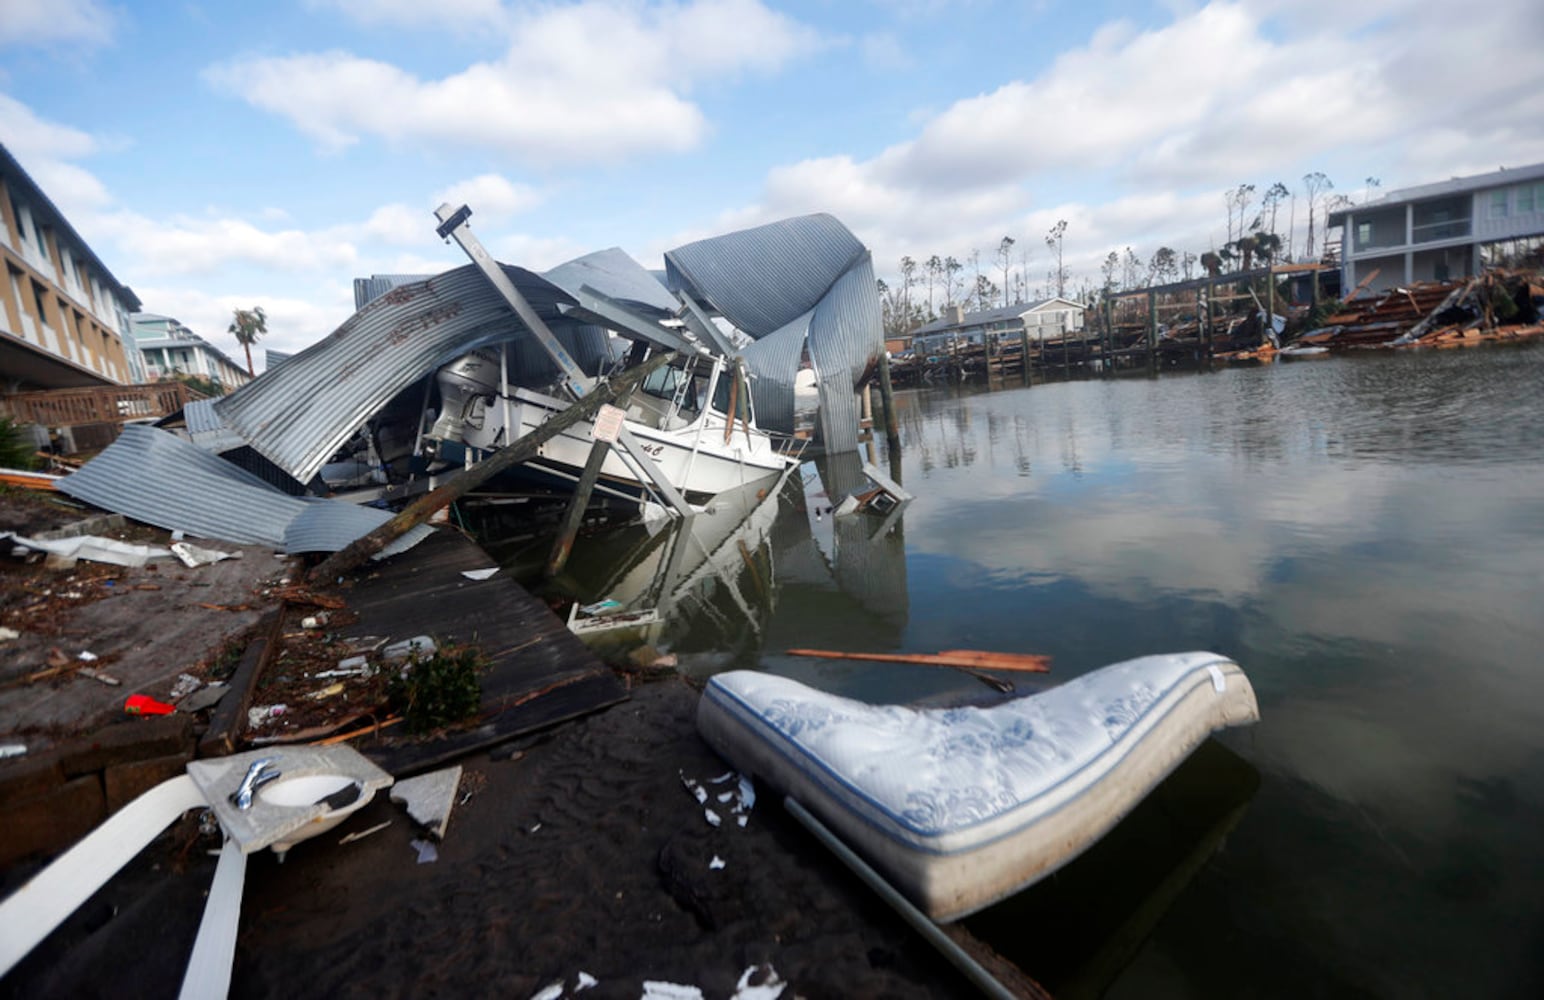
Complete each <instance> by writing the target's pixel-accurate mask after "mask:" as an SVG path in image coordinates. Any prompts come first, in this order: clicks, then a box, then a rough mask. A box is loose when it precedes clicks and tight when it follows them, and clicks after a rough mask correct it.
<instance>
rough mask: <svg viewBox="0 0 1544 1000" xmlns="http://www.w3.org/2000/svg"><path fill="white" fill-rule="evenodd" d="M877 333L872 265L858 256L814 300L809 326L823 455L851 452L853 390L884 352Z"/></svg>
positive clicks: (855, 432) (878, 320)
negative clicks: (824, 448)
mask: <svg viewBox="0 0 1544 1000" xmlns="http://www.w3.org/2000/svg"><path fill="white" fill-rule="evenodd" d="M882 330H883V320H882V319H881V317H880V311H879V295H878V292H877V290H876V285H875V282H874V265H873V261H872V260H871V258H870V257H869V254H868V251H864V253H863V257H862V259H861V260H859V261H858V262H857V264H856V265H855V266H854V267H853V268H852V269H851V270H849V271H847V272H846V273H845V274H843V275H842V276H841V277H840V278H838V279H837V281H836V284H834V285H833V286H832V287H831V290H830V291H829V292H828V293H826V296H825V297H824V298H823V299H821V300H820V305H818V306H816V307H815V316H814V319H813V320H811V321H810V340H809V343H810V360H811V361H813V362H814V363H815V371H816V373H817V375H818V376H819V382H818V383H817V388H818V389H819V391H820V428H821V433H822V434H823V436H824V441H825V446H826V450H827V451H829V452H833V453H837V452H846V451H856V450H857V447H858V398H857V396H856V395H854V393H853V387H854V386H855V385H857V384H858V380H859V379H860V378H862V377H863V373H864V371H865V370H866V369H867V368H868V366H869V364H870V363H872V362H874V361H876V360H877V359H878V358H879V352H880V351H882V350H884V341H883V339H882V338H883V333H882ZM790 395H792V390H791V389H790Z"/></svg>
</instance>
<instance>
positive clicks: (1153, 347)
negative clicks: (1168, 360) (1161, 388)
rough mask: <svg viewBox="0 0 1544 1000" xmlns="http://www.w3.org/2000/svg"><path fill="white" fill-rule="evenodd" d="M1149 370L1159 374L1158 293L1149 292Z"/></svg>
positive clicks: (1153, 373) (1152, 373)
mask: <svg viewBox="0 0 1544 1000" xmlns="http://www.w3.org/2000/svg"><path fill="white" fill-rule="evenodd" d="M1147 371H1148V374H1150V375H1157V374H1158V293H1157V292H1148V293H1147Z"/></svg>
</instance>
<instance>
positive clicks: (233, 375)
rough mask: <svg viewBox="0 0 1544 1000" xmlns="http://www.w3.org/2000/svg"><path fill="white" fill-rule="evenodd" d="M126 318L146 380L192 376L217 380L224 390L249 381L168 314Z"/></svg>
mask: <svg viewBox="0 0 1544 1000" xmlns="http://www.w3.org/2000/svg"><path fill="white" fill-rule="evenodd" d="M130 319H131V321H132V324H133V334H134V344H135V346H136V347H137V348H138V349H139V356H140V358H141V359H142V361H143V363H144V366H145V375H146V379H147V381H150V382H157V381H160V380H162V379H169V378H175V377H176V376H178V375H192V376H194V377H195V378H202V379H208V380H209V381H211V382H218V383H219V384H220V385H221V386H223V387H224V388H225V389H226V390H227V391H229V390H231V389H235V388H237V387H239V386H243V385H246V384H247V383H248V382H250V381H252V376H250V375H248V374H247V370H246V369H245V368H243V367H241V366H240V365H238V364H237V363H236V362H234V361H232V360H231V359H230V358H228V357H226V356H225V354H224V353H223V352H222V351H221V350H220V349H219V348H218V347H215V346H214V345H213V344H211V343H209V342H208V341H207V340H205V339H204V338H202V337H200V336H199V335H198V334H196V333H194V332H193V331H192V330H189V329H188V328H187V327H185V326H183V325H182V324H181V323H179V322H178V321H177V320H175V319H173V318H172V317H170V316H158V315H156V314H155V313H135V314H134V315H133V316H132V317H130Z"/></svg>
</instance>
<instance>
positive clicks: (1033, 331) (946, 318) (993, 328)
mask: <svg viewBox="0 0 1544 1000" xmlns="http://www.w3.org/2000/svg"><path fill="white" fill-rule="evenodd" d="M1081 329H1083V304H1082V303H1080V302H1074V301H1073V300H1071V299H1063V298H1049V299H1041V300H1039V301H1038V302H1021V303H1019V304H1017V305H1011V306H1003V307H1001V308H998V309H983V310H980V311H978V312H965V311H964V310H963V309H962V308H961V307H960V306H945V307H944V315H943V317H942V318H940V319H936V320H934V321H933V322H931V323H929V324H927V325H926V326H923V327H919V328H918V329H916V330H915V331H913V332H912V335H911V349H912V350H913V351H914V352H916V353H917V354H936V353H938V352H939V351H942V350H948V349H949V345H950V344H958V345H960V346H962V347H963V346H965V345H966V344H980V343H984V342H985V341H986V338H987V337H991V338H992V340H993V343H997V342H1000V341H1008V342H1014V343H1017V342H1018V340H1019V339H1020V338H1021V337H1023V336H1024V335H1025V334H1026V333H1027V334H1028V335H1029V339H1030V340H1054V339H1059V338H1061V337H1062V336H1064V335H1065V334H1068V333H1074V332H1076V331H1078V330H1081Z"/></svg>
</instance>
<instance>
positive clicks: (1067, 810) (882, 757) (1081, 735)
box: [697, 653, 1259, 921]
mask: <svg viewBox="0 0 1544 1000" xmlns="http://www.w3.org/2000/svg"><path fill="white" fill-rule="evenodd" d="M1258 718H1259V709H1258V707H1257V706H1256V703H1255V695H1254V690H1253V688H1252V687H1251V686H1250V684H1249V680H1248V678H1246V677H1245V676H1244V672H1243V671H1242V670H1241V669H1240V668H1239V666H1238V665H1237V664H1235V663H1233V662H1232V661H1230V660H1228V659H1226V658H1224V657H1221V656H1218V655H1216V654H1214V653H1181V654H1174V655H1167V656H1148V657H1143V658H1141V659H1137V660H1128V661H1126V662H1124V663H1117V664H1114V665H1112V666H1108V667H1104V668H1102V669H1099V670H1096V671H1094V672H1093V673H1090V674H1085V675H1084V676H1082V677H1079V678H1076V679H1075V680H1071V681H1068V682H1067V683H1066V684H1063V685H1061V686H1060V687H1057V688H1054V689H1052V690H1050V691H1046V692H1043V693H1040V694H1036V695H1031V696H1028V697H1024V698H1019V699H1015V700H1013V701H1009V702H1004V703H1003V704H1000V705H994V706H992V707H989V708H949V709H912V708H907V707H905V706H899V705H869V704H866V703H864V702H859V701H854V700H852V699H849V698H842V697H838V696H836V695H831V694H826V693H824V692H821V691H817V690H815V689H813V688H810V687H807V686H805V685H803V684H800V683H799V682H797V681H794V680H790V679H788V678H786V677H778V676H775V675H773V674H766V673H761V672H758V671H732V672H729V673H724V674H719V675H717V676H715V677H714V678H712V680H710V681H709V682H708V686H707V689H706V690H705V691H704V693H703V696H702V699H701V701H700V702H699V704H698V708H697V728H698V730H699V731H700V732H701V733H702V735H703V738H704V739H706V740H707V741H708V743H709V745H711V746H712V747H713V748H714V749H715V750H717V751H718V752H719V753H720V754H721V755H722V756H723V757H724V758H725V759H727V760H728V761H730V762H731V763H732V764H734V766H735V767H736V768H738V769H739V770H741V771H743V772H746V773H749V774H754V775H756V776H757V777H759V778H761V779H762V780H764V781H766V782H767V783H769V784H771V785H772V786H773V787H776V788H778V789H781V790H782V791H783V792H784V793H786V794H787V795H790V796H792V797H793V798H795V799H797V800H798V801H799V802H801V803H803V804H804V806H805V807H807V808H808V809H809V810H810V811H811V812H812V813H814V814H815V815H816V816H818V817H819V818H820V819H821V820H822V821H823V822H824V823H826V824H827V825H828V826H830V827H831V828H832V829H834V830H835V831H837V832H838V833H839V834H840V835H841V836H842V838H843V839H845V840H846V842H847V843H848V844H850V845H851V846H852V847H853V849H854V850H856V851H857V852H858V853H859V854H861V855H862V856H863V857H864V858H866V859H867V860H868V861H869V862H870V863H871V864H872V865H873V866H874V867H875V868H876V869H878V870H879V871H880V872H882V873H883V874H884V875H885V876H886V877H887V878H888V879H889V880H890V881H891V883H892V884H893V885H895V886H896V888H898V889H899V890H900V891H901V892H903V893H904V894H906V896H907V897H908V898H910V899H911V900H912V902H914V903H915V904H916V905H917V906H918V907H919V908H920V909H922V910H923V912H925V913H926V914H927V915H928V916H929V917H931V918H932V919H934V920H938V921H950V920H956V919H958V918H960V917H964V916H967V915H969V914H971V913H974V912H975V911H977V910H979V909H982V908H983V907H986V906H989V905H991V904H992V903H994V902H996V901H998V900H1000V899H1002V898H1004V897H1006V896H1009V895H1012V894H1013V893H1015V892H1017V891H1019V890H1020V889H1022V888H1024V887H1025V886H1028V885H1030V884H1032V883H1034V882H1036V881H1038V880H1040V879H1042V878H1044V877H1045V876H1047V875H1049V874H1050V873H1052V872H1054V871H1056V870H1057V869H1058V868H1060V867H1061V866H1062V865H1064V864H1066V863H1067V862H1068V861H1070V860H1072V859H1073V858H1075V857H1077V856H1078V855H1079V854H1081V853H1082V852H1083V851H1084V850H1085V849H1087V848H1088V847H1089V845H1091V844H1093V843H1094V842H1095V841H1096V840H1098V839H1099V838H1100V837H1101V836H1103V835H1104V834H1105V833H1106V832H1107V831H1108V830H1109V829H1110V828H1111V827H1113V826H1114V825H1115V824H1116V823H1117V822H1119V821H1120V819H1121V818H1122V817H1124V816H1125V815H1126V813H1127V812H1129V811H1130V810H1131V809H1132V808H1133V807H1134V806H1135V805H1136V804H1137V803H1138V802H1140V801H1141V800H1142V798H1143V797H1144V796H1146V795H1147V793H1148V792H1149V791H1151V790H1152V789H1153V788H1154V787H1155V786H1156V785H1157V784H1158V783H1159V782H1160V781H1162V780H1163V779H1164V778H1165V777H1166V776H1168V774H1169V772H1170V771H1172V770H1173V769H1174V768H1175V767H1176V766H1177V765H1178V764H1179V763H1180V762H1181V761H1182V760H1184V759H1185V757H1187V756H1189V754H1190V753H1191V752H1192V751H1193V750H1194V749H1195V748H1196V747H1197V746H1199V745H1200V744H1201V741H1202V740H1204V739H1206V737H1207V736H1208V735H1209V734H1210V733H1212V732H1213V731H1214V730H1216V729H1220V728H1223V727H1225V726H1238V725H1245V724H1248V723H1251V722H1255V721H1256V720H1258Z"/></svg>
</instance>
